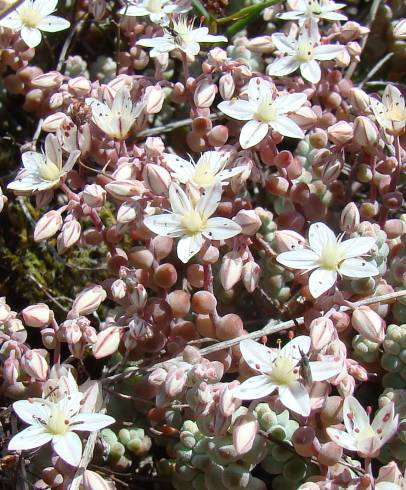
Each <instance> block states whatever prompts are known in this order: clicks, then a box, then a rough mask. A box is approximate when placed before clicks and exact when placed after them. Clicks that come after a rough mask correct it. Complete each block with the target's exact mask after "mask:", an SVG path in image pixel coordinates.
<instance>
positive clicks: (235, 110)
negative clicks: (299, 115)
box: [218, 78, 307, 149]
mask: <svg viewBox="0 0 406 490" xmlns="http://www.w3.org/2000/svg"><path fill="white" fill-rule="evenodd" d="M247 93H248V100H243V99H235V100H231V101H224V102H220V104H219V105H218V107H219V109H220V110H221V111H222V112H224V114H226V115H227V116H229V117H232V118H233V119H238V120H240V121H248V122H247V123H245V124H244V126H243V127H242V129H241V133H240V145H241V147H242V148H244V149H246V148H251V147H252V146H255V145H257V144H258V143H260V142H261V141H262V140H263V139H264V138H265V136H266V135H267V134H268V131H269V128H272V129H273V130H275V131H277V132H278V133H280V134H282V135H284V136H289V137H291V138H304V133H303V131H302V130H301V129H300V127H299V126H298V125H297V124H296V123H295V122H294V121H293V120H292V119H290V118H289V117H288V116H287V114H288V113H289V112H295V111H297V110H298V109H300V108H301V107H302V105H303V104H304V103H305V102H306V100H307V97H306V95H305V94H299V93H294V94H288V95H280V96H276V97H275V95H274V91H273V87H272V85H271V84H270V83H269V82H268V81H267V80H263V79H262V78H252V79H251V80H250V81H249V84H248V90H247Z"/></svg>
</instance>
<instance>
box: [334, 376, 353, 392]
mask: <svg viewBox="0 0 406 490" xmlns="http://www.w3.org/2000/svg"><path fill="white" fill-rule="evenodd" d="M337 390H338V392H339V393H340V395H341V396H342V397H346V396H352V395H353V393H354V390H355V379H354V378H353V377H352V376H350V375H349V374H347V375H346V376H344V377H343V379H342V380H341V381H340V383H339V385H338V386H337Z"/></svg>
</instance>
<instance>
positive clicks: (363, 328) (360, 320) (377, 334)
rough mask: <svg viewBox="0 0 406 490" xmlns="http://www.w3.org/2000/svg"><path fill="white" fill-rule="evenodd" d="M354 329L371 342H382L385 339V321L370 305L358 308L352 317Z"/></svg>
mask: <svg viewBox="0 0 406 490" xmlns="http://www.w3.org/2000/svg"><path fill="white" fill-rule="evenodd" d="M351 324H352V326H353V327H354V329H355V330H356V331H357V332H358V333H359V334H361V335H362V336H363V337H365V338H366V339H368V340H370V341H371V342H376V343H377V344H381V343H382V342H383V341H384V340H385V322H384V320H382V318H381V317H380V316H379V315H378V314H377V313H375V311H374V310H372V309H371V308H370V307H369V306H360V307H359V308H356V309H355V310H354V311H353V313H352V317H351Z"/></svg>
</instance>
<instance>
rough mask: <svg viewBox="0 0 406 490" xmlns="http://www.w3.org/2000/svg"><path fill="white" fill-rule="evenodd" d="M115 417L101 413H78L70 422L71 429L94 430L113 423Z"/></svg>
mask: <svg viewBox="0 0 406 490" xmlns="http://www.w3.org/2000/svg"><path fill="white" fill-rule="evenodd" d="M114 422H115V419H114V418H113V417H110V416H109V415H104V414H102V413H79V414H77V415H75V416H74V417H73V418H72V419H71V422H70V426H71V429H72V430H85V431H89V432H92V431H95V430H100V429H103V428H104V427H107V426H108V425H111V424H114Z"/></svg>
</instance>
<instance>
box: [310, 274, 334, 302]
mask: <svg viewBox="0 0 406 490" xmlns="http://www.w3.org/2000/svg"><path fill="white" fill-rule="evenodd" d="M336 281H337V272H336V271H332V270H327V269H316V270H315V271H313V272H312V273H311V274H310V277H309V290H310V294H311V295H312V296H313V298H318V297H319V296H321V295H322V294H323V293H325V292H326V291H328V290H329V289H330V288H331V287H332V286H334V284H335V282H336Z"/></svg>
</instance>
